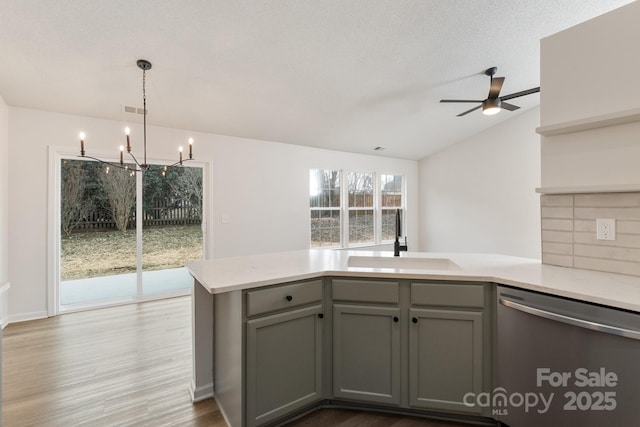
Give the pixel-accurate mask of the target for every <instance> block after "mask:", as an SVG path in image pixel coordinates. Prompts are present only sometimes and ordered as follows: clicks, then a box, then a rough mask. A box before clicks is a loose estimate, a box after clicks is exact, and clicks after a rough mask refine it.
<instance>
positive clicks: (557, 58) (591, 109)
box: [540, 1, 640, 126]
mask: <svg viewBox="0 0 640 427" xmlns="http://www.w3.org/2000/svg"><path fill="white" fill-rule="evenodd" d="M638 22H640V1H636V2H633V3H630V4H628V5H626V6H623V7H621V8H618V9H615V10H613V11H611V12H608V13H605V14H603V15H600V16H597V17H595V18H593V19H591V20H589V21H586V22H583V23H581V24H578V25H576V26H574V27H571V28H569V29H566V30H564V31H561V32H559V33H556V34H554V35H552V36H549V37H546V38H544V39H542V40H541V41H540V86H541V87H542V90H541V92H540V105H541V112H540V124H541V125H542V126H549V125H554V124H556V123H561V122H566V121H571V120H577V119H582V118H585V117H592V116H598V115H601V114H608V113H612V112H617V111H624V110H628V109H633V108H638V107H640V103H639V102H638V100H639V99H640V83H639V80H638V70H639V69H640V55H638V54H637V50H638V40H639V39H640V25H638Z"/></svg>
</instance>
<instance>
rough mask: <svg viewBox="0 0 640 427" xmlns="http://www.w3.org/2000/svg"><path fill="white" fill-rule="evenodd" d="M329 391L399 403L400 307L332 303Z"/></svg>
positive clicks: (354, 397)
mask: <svg viewBox="0 0 640 427" xmlns="http://www.w3.org/2000/svg"><path fill="white" fill-rule="evenodd" d="M333 394H334V397H335V398H345V399H355V400H360V401H366V402H372V403H386V404H399V403H400V310H399V309H398V308H392V307H370V306H356V305H342V304H334V306H333Z"/></svg>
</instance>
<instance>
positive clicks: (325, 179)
mask: <svg viewBox="0 0 640 427" xmlns="http://www.w3.org/2000/svg"><path fill="white" fill-rule="evenodd" d="M309 205H310V206H311V247H322V246H327V247H340V246H341V245H342V240H341V233H340V227H341V224H342V222H341V220H340V214H341V212H340V172H339V171H332V170H323V169H311V170H310V171H309Z"/></svg>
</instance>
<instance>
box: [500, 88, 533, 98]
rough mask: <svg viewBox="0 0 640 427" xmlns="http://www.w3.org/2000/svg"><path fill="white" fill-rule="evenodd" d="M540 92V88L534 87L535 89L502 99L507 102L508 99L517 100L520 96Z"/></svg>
mask: <svg viewBox="0 0 640 427" xmlns="http://www.w3.org/2000/svg"><path fill="white" fill-rule="evenodd" d="M537 92H540V86H538V87H534V88H533V89H527V90H523V91H521V92H516V93H512V94H509V95H505V96H501V97H500V99H501V100H503V101H506V100H508V99H513V98H517V97H519V96H525V95H531V94H532V93H537Z"/></svg>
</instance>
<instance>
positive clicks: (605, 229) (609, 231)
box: [596, 219, 616, 240]
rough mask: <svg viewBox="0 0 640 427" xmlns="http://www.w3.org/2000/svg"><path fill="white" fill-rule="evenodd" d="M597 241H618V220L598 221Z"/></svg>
mask: <svg viewBox="0 0 640 427" xmlns="http://www.w3.org/2000/svg"><path fill="white" fill-rule="evenodd" d="M596 239H597V240H616V220H615V219H596Z"/></svg>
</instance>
